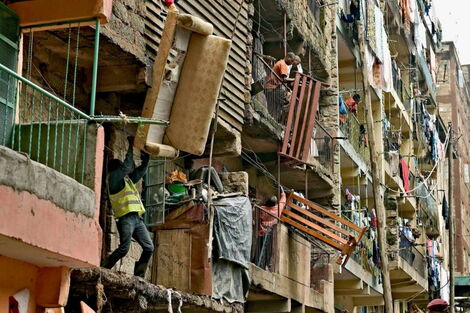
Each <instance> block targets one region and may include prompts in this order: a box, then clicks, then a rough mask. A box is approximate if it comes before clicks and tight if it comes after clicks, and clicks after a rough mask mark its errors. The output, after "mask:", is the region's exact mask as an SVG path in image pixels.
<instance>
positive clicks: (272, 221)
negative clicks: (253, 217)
mask: <svg viewBox="0 0 470 313" xmlns="http://www.w3.org/2000/svg"><path fill="white" fill-rule="evenodd" d="M285 206H286V194H285V193H284V192H282V193H281V199H279V209H278V205H277V204H275V205H273V206H262V208H263V209H264V210H265V211H267V212H269V213H270V214H269V213H266V212H264V211H260V213H259V219H260V225H259V231H258V236H260V237H261V236H264V235H265V233H266V232H268V230H269V229H270V227H272V226H274V225H276V224H277V223H278V219H277V218H275V217H274V216H277V217H278V218H279V217H281V214H282V211H283V210H284V208H285ZM273 215H274V216H273Z"/></svg>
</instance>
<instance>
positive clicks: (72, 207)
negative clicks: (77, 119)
mask: <svg viewBox="0 0 470 313" xmlns="http://www.w3.org/2000/svg"><path fill="white" fill-rule="evenodd" d="M102 136H104V133H103V132H102V130H101V131H99V137H102ZM102 148H103V147H101V162H102V151H103V150H102ZM95 153H97V154H100V152H99V149H95ZM93 172H94V167H93ZM94 183H95V185H94V186H93V189H91V188H89V187H87V186H85V185H82V184H80V183H78V182H77V181H75V180H74V179H73V178H71V177H68V176H66V175H64V174H61V173H59V172H57V171H55V170H54V169H52V168H50V167H47V166H45V165H43V164H40V163H38V162H35V161H32V160H31V159H30V158H29V156H27V155H25V154H22V153H18V152H16V151H14V150H11V149H9V148H7V147H4V146H0V198H1V199H2V201H1V202H0V254H1V255H2V256H6V257H9V258H12V259H16V260H22V261H25V262H28V263H32V264H34V265H36V266H40V267H56V266H66V267H88V266H99V264H100V257H101V228H100V226H99V222H98V218H99V201H100V196H99V195H100V193H101V175H99V176H96V177H95V179H94Z"/></svg>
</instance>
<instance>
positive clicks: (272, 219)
mask: <svg viewBox="0 0 470 313" xmlns="http://www.w3.org/2000/svg"><path fill="white" fill-rule="evenodd" d="M254 209H255V212H254V214H253V243H252V245H251V262H252V263H253V264H255V265H256V266H258V267H259V268H262V269H264V270H269V271H273V270H274V267H273V266H274V264H273V242H274V240H273V229H274V226H275V225H276V224H278V223H280V219H279V215H280V214H272V213H271V212H269V211H267V210H265V209H264V208H262V207H260V206H258V205H255V206H254ZM262 220H263V221H264V222H263V224H264V225H262V222H261V221H262ZM268 225H269V226H268Z"/></svg>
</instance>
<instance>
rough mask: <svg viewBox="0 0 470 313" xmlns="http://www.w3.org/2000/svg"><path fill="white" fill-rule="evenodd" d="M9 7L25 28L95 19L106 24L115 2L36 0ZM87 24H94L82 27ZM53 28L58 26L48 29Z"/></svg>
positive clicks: (13, 4)
mask: <svg viewBox="0 0 470 313" xmlns="http://www.w3.org/2000/svg"><path fill="white" fill-rule="evenodd" d="M9 7H10V9H12V10H13V11H15V13H16V14H18V16H19V17H20V25H21V26H23V27H26V26H34V25H41V24H46V23H59V22H64V21H66V22H68V21H78V20H85V19H95V18H99V19H100V21H101V24H106V23H108V22H109V19H110V17H111V13H112V8H113V0H80V1H65V0H34V1H24V2H15V3H12V4H10V5H9ZM87 24H93V23H81V25H82V26H83V25H87ZM53 28H57V26H56V27H54V26H48V27H47V29H53Z"/></svg>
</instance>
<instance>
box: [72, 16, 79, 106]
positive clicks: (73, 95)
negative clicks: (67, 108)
mask: <svg viewBox="0 0 470 313" xmlns="http://www.w3.org/2000/svg"><path fill="white" fill-rule="evenodd" d="M79 48H80V24H78V28H77V46H76V49H75V66H74V69H73V91H72V105H73V106H75V91H76V87H77V68H78V51H79Z"/></svg>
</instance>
